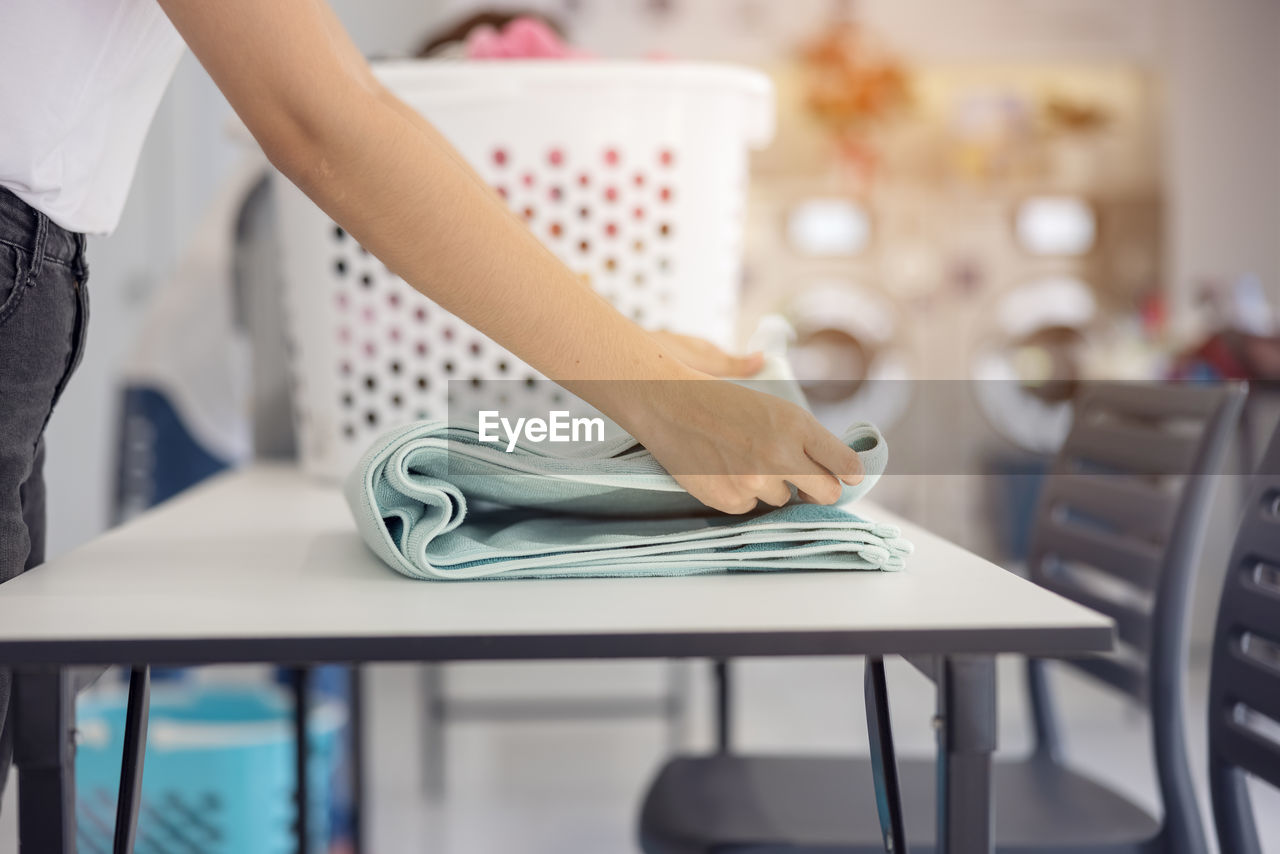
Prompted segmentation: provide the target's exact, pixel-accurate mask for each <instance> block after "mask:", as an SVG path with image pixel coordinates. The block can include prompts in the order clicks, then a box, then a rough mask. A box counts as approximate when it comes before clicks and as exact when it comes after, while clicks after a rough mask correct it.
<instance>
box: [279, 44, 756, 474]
mask: <svg viewBox="0 0 1280 854" xmlns="http://www.w3.org/2000/svg"><path fill="white" fill-rule="evenodd" d="M376 71H377V73H378V75H379V77H380V78H381V79H382V80H383V82H384V83H385V84H386V85H387V86H388V88H389V89H391V90H392V91H394V92H395V93H396V94H397V95H399V96H400V97H401V98H402V99H404V100H405V101H406V102H407V103H408V104H409V105H410V106H412V107H413V108H414V109H416V110H418V111H420V112H421V113H422V114H423V115H424V116H426V117H427V118H428V119H429V120H430V121H431V122H432V124H433V125H435V126H436V127H437V128H439V129H440V131H441V132H442V133H443V134H444V135H445V136H446V137H447V138H448V139H449V140H450V141H451V142H452V143H453V144H454V145H455V146H457V148H458V149H459V150H460V151H461V152H462V153H463V155H464V156H465V157H466V158H467V159H468V160H469V161H470V162H471V164H472V165H473V166H474V167H475V168H476V169H477V170H478V171H479V172H480V174H481V175H482V176H484V178H485V179H486V180H488V181H490V182H491V183H492V184H493V186H494V187H495V188H496V189H497V190H498V192H499V193H500V194H501V195H502V196H503V197H505V198H506V199H507V201H508V203H509V204H510V205H511V206H512V208H513V209H514V210H515V211H516V212H517V213H518V214H519V215H520V216H521V217H523V218H524V219H525V220H526V221H527V222H528V224H529V227H530V228H531V229H533V231H534V233H535V234H537V235H538V236H539V237H540V238H541V239H542V240H543V241H544V242H545V243H546V244H547V245H548V246H549V247H550V248H551V249H552V250H553V251H554V252H555V253H556V254H557V255H558V256H559V257H560V258H561V259H563V260H564V261H565V262H566V263H567V264H568V266H569V267H570V268H572V269H573V270H574V271H576V272H578V273H580V274H585V275H586V276H587V277H589V280H590V283H591V285H592V287H594V288H595V289H596V290H597V291H599V292H600V293H601V294H602V295H604V296H605V297H606V298H607V299H609V300H610V301H612V302H613V304H614V305H615V306H617V307H618V309H619V310H621V311H622V312H623V313H624V314H626V315H627V316H629V317H631V318H633V319H634V320H636V321H637V322H638V323H640V324H641V325H643V326H645V327H648V328H653V329H670V330H674V331H679V332H687V333H690V334H697V335H701V336H703V337H706V338H709V339H711V340H713V341H715V342H717V343H719V344H721V345H724V346H728V345H730V344H731V343H732V341H731V337H732V331H733V328H734V323H735V319H736V317H735V315H736V312H737V306H738V285H739V277H740V262H741V249H742V247H741V241H742V221H743V214H744V207H745V202H746V185H747V173H748V153H749V149H750V148H752V147H759V146H762V145H764V144H765V143H767V142H768V141H769V139H770V138H771V136H772V132H773V121H774V114H773V97H772V87H771V85H770V83H769V80H768V78H767V77H765V76H764V75H763V74H760V73H758V72H754V71H751V70H747V69H743V68H735V67H729V66H716V65H704V64H687V63H669V62H644V63H638V62H625V63H623V62H618V63H614V62H587V61H573V62H537V61H531V62H524V61H520V62H480V63H463V62H438V61H433V62H419V61H412V62H395V63H387V64H382V65H380V66H378V67H377V68H376ZM275 183H276V187H277V190H278V193H277V198H278V206H277V209H278V211H279V217H280V236H281V242H282V251H283V262H284V278H285V288H284V291H285V308H286V316H287V319H288V320H287V326H288V334H289V337H290V339H291V341H292V345H293V361H294V365H293V374H294V404H295V411H296V413H297V418H298V425H297V426H298V437H299V450H300V454H301V458H302V463H303V466H304V467H305V468H306V469H307V470H308V471H309V472H312V473H314V474H318V475H322V476H326V477H332V478H339V477H343V476H345V475H346V473H347V472H348V471H349V470H350V468H351V466H352V465H353V464H354V463H355V461H356V460H357V459H358V458H359V455H360V453H361V452H362V451H363V450H364V448H365V447H366V446H367V444H368V442H369V440H370V439H371V438H372V437H373V436H374V435H376V434H378V433H380V432H382V431H384V430H386V429H387V428H389V427H392V426H395V425H397V424H400V423H404V422H406V421H410V420H413V419H420V418H443V417H447V405H448V396H447V394H448V392H447V390H448V385H449V381H450V380H462V381H465V382H467V383H468V384H469V385H471V386H475V385H479V384H482V383H484V382H487V381H491V380H498V379H505V380H517V381H521V383H522V384H520V385H518V386H517V385H514V384H513V387H518V388H520V389H524V388H526V387H527V388H528V389H530V390H531V391H530V392H529V393H532V394H551V393H553V392H551V391H550V390H549V389H548V386H549V384H548V383H538V382H536V381H535V380H536V379H537V378H538V375H537V374H536V373H535V372H534V371H533V370H532V369H531V368H529V367H528V366H526V365H525V364H524V363H523V362H521V361H520V360H519V359H517V358H515V357H514V356H513V355H511V354H510V353H509V352H507V351H506V350H505V349H503V348H502V347H500V346H498V345H497V344H495V343H494V342H493V341H492V340H490V339H488V338H486V337H485V336H483V335H481V334H480V333H479V332H477V331H476V330H474V329H472V328H471V327H469V326H468V325H466V324H465V323H463V322H462V321H460V320H458V319H457V318H456V317H454V316H453V315H450V314H449V313H447V312H446V311H444V310H443V309H441V308H439V307H438V306H436V305H435V304H434V303H432V302H431V301H430V300H428V299H426V298H425V297H423V296H422V295H420V294H419V293H418V292H416V291H414V290H413V289H412V288H410V287H409V286H408V285H407V284H406V283H405V282H404V281H403V280H401V279H399V278H397V277H396V276H394V275H393V274H391V273H390V272H389V271H388V270H387V269H386V267H384V266H383V265H382V264H381V263H379V262H378V260H377V259H376V258H374V257H372V256H371V255H369V254H368V253H367V252H366V251H364V250H363V249H362V248H361V247H360V246H359V245H357V244H356V243H355V241H354V240H353V239H352V238H351V237H350V236H349V235H347V234H345V233H344V232H343V230H342V229H341V228H339V227H337V226H336V225H335V224H334V223H333V222H332V221H331V220H330V219H329V218H328V217H327V216H326V215H325V214H324V213H322V212H321V211H320V210H319V209H318V208H317V207H316V206H315V205H313V204H312V203H311V202H310V201H309V200H308V199H307V198H306V197H305V196H304V195H303V194H302V193H301V192H299V191H298V190H297V189H296V188H294V187H293V186H292V185H291V184H289V182H288V181H287V180H284V179H282V178H278V179H277V180H276V182H275ZM442 204H447V202H442ZM547 334H555V331H554V330H548V331H547ZM523 383H527V386H526V385H525V384H523ZM522 393H523V392H522Z"/></svg>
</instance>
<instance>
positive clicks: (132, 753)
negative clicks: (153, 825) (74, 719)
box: [112, 666, 151, 854]
mask: <svg viewBox="0 0 1280 854" xmlns="http://www.w3.org/2000/svg"><path fill="white" fill-rule="evenodd" d="M150 705H151V668H149V667H146V666H143V667H135V668H133V671H132V672H131V673H130V674H129V704H128V705H127V706H126V707H125V713H124V754H123V756H121V761H120V794H119V797H118V798H117V800H116V832H115V843H114V844H113V846H112V852H113V854H133V839H134V835H135V834H136V833H137V831H138V807H139V806H140V804H141V801H142V768H143V764H144V760H145V758H146V754H147V717H148V715H149V713H150Z"/></svg>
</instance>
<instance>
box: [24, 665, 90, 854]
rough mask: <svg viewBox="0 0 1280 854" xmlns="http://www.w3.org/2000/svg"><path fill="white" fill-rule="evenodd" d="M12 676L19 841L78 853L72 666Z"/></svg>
mask: <svg viewBox="0 0 1280 854" xmlns="http://www.w3.org/2000/svg"><path fill="white" fill-rule="evenodd" d="M13 682H14V695H13V706H12V709H13V721H12V725H13V728H14V729H13V733H14V744H13V760H14V765H16V766H17V769H18V847H19V849H20V850H22V851H42V852H45V851H47V852H51V854H75V850H76V809H75V807H76V783H75V740H74V732H75V725H76V694H75V687H74V685H73V684H72V682H71V674H70V671H68V670H65V669H61V668H51V669H49V670H39V671H15V672H14V674H13Z"/></svg>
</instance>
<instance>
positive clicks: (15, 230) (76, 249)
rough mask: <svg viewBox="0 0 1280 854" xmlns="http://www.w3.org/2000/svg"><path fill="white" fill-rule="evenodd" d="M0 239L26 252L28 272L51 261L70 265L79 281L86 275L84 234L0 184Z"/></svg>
mask: <svg viewBox="0 0 1280 854" xmlns="http://www.w3.org/2000/svg"><path fill="white" fill-rule="evenodd" d="M0 242H5V243H9V244H11V245H13V246H17V247H18V248H19V249H22V250H24V251H26V252H27V254H28V257H29V259H30V260H29V263H30V265H31V274H32V275H36V274H38V273H39V270H40V266H41V265H42V264H43V263H45V262H50V261H51V262H53V263H57V264H64V265H66V266H68V267H70V268H72V270H74V271H75V272H76V275H77V276H78V277H79V278H80V279H81V280H83V279H85V278H87V276H88V273H89V267H88V264H86V263H85V257H84V243H85V240H84V235H83V234H79V233H77V232H74V231H68V230H67V229H65V228H63V227H62V226H60V225H58V224H57V223H55V222H53V221H52V220H50V219H49V217H47V216H45V215H44V214H43V213H41V212H40V211H38V210H36V209H35V208H33V207H31V205H29V204H27V203H26V202H24V201H23V200H22V199H20V198H18V197H17V196H15V195H14V194H13V193H12V192H10V191H9V190H8V189H6V188H5V187H0Z"/></svg>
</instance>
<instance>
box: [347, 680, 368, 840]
mask: <svg viewBox="0 0 1280 854" xmlns="http://www.w3.org/2000/svg"><path fill="white" fill-rule="evenodd" d="M350 679H351V682H350V688H349V690H348V691H347V694H348V696H349V703H350V709H351V716H350V718H349V720H348V726H349V727H350V729H351V848H352V851H353V852H354V854H364V818H365V816H364V671H363V670H362V668H361V666H360V665H359V664H354V665H352V667H351V675H350Z"/></svg>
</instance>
